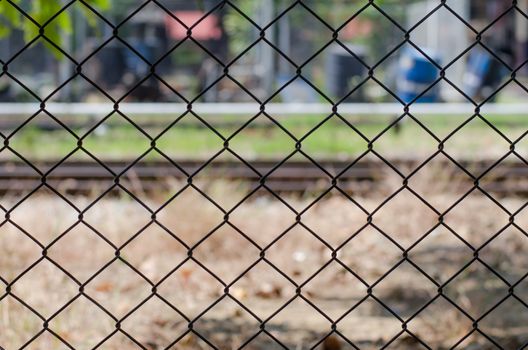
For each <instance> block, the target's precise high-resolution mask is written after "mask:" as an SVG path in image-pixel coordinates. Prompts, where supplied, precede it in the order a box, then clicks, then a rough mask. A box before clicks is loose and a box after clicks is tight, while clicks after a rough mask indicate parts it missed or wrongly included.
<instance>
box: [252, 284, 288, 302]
mask: <svg viewBox="0 0 528 350" xmlns="http://www.w3.org/2000/svg"><path fill="white" fill-rule="evenodd" d="M255 295H256V296H258V297H259V298H263V299H273V298H280V297H281V296H282V288H281V287H279V286H276V285H272V284H270V283H266V284H263V285H262V286H260V289H259V290H258V291H257V292H256V293H255Z"/></svg>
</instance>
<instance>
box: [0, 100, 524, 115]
mask: <svg viewBox="0 0 528 350" xmlns="http://www.w3.org/2000/svg"><path fill="white" fill-rule="evenodd" d="M45 108H46V111H48V112H49V113H51V114H53V115H57V116H60V115H63V116H66V115H70V116H75V115H84V116H90V115H104V114H108V113H110V112H112V111H113V110H114V106H113V104H112V103H48V104H46V106H45ZM187 108H188V107H187V105H186V104H184V103H122V104H120V105H119V111H121V112H123V113H124V114H126V115H130V116H164V115H180V114H182V113H184V112H185V111H187ZM39 109H40V104H39V103H0V117H2V116H4V117H5V116H12V117H16V116H29V115H32V114H34V113H36V112H38V111H39ZM192 110H193V111H194V112H195V113H197V114H199V115H255V114H257V113H258V112H259V110H260V105H259V104H257V103H196V104H193V105H192ZM265 110H266V112H267V113H268V114H270V115H274V116H286V115H315V114H330V113H332V106H331V105H330V104H324V103H268V104H266V105H265ZM337 111H338V112H339V113H341V114H352V115H391V116H394V115H400V114H402V113H403V111H404V107H403V106H402V105H401V104H398V103H343V104H340V105H339V106H338V107H337ZM409 111H410V113H412V114H416V115H444V116H449V115H452V116H460V115H471V114H473V113H474V112H475V106H474V105H472V104H469V103H416V104H413V105H411V106H410V107H409ZM480 112H481V114H490V115H491V114H493V115H526V114H528V103H511V104H509V103H489V104H484V105H483V106H482V107H481V108H480Z"/></svg>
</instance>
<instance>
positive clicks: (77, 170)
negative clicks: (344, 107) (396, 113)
mask: <svg viewBox="0 0 528 350" xmlns="http://www.w3.org/2000/svg"><path fill="white" fill-rule="evenodd" d="M55 164H56V163H54V162H38V163H35V164H34V166H35V167H36V169H38V170H36V169H34V168H32V167H30V166H28V165H27V164H25V163H23V162H14V161H0V193H2V194H6V193H13V192H25V191H30V190H32V189H34V188H35V187H37V186H38V185H39V184H41V183H42V181H43V179H42V177H43V176H42V175H43V174H45V179H44V181H45V182H46V183H47V184H49V185H50V186H53V187H54V188H60V189H63V190H64V191H67V192H70V193H78V194H83V193H89V192H91V191H92V190H93V189H94V188H108V187H110V186H112V185H113V184H115V183H116V179H117V180H118V181H119V183H120V184H122V185H123V186H125V187H126V188H127V189H129V190H131V191H143V192H155V191H165V190H168V189H170V188H171V186H172V187H173V186H174V184H175V183H177V182H179V181H180V182H186V181H188V180H189V178H191V179H192V181H193V182H194V183H201V184H205V185H206V184H210V183H212V182H214V181H216V180H222V181H234V182H240V183H245V184H247V185H249V186H257V185H258V184H260V183H261V182H262V181H264V183H265V185H266V186H267V187H268V188H270V189H272V190H274V191H277V192H312V191H313V192H315V191H319V192H320V191H321V189H323V190H324V189H326V188H328V187H330V186H331V185H332V181H333V180H334V178H335V179H336V183H337V185H338V186H339V187H340V188H341V189H343V190H345V191H347V192H349V193H352V194H365V193H368V192H369V191H373V190H376V191H379V190H380V189H383V187H384V186H386V183H387V181H384V180H386V179H387V178H391V179H392V180H393V181H391V182H392V183H396V184H397V183H398V182H399V181H400V180H403V179H402V178H401V177H399V175H397V173H396V172H394V171H393V170H391V168H390V167H389V166H387V165H386V164H385V163H383V162H382V161H370V160H368V161H367V160H364V161H359V162H357V163H355V164H353V165H352V166H350V165H351V162H350V161H349V162H347V161H332V160H325V161H321V162H319V165H320V167H321V168H323V169H324V171H323V170H322V169H321V168H319V167H317V166H316V165H314V164H313V163H311V162H308V161H288V162H287V163H284V164H282V165H281V166H278V167H277V165H278V161H253V162H250V164H251V166H252V168H251V167H248V166H247V165H245V164H244V163H242V162H233V161H215V162H211V163H209V164H207V165H205V162H203V161H198V160H181V161H176V164H177V165H178V166H175V165H174V164H171V163H170V162H161V161H152V162H143V163H138V164H136V165H134V166H132V167H130V162H124V161H108V162H105V165H106V166H107V168H105V167H103V166H101V165H99V164H97V163H95V162H85V161H70V162H66V163H63V164H61V165H60V166H57V167H54V166H55ZM391 164H393V165H394V167H395V168H397V169H398V170H400V171H401V173H403V174H408V173H410V172H411V171H412V170H413V169H415V168H416V167H417V166H418V165H419V163H418V162H417V161H416V160H412V159H395V160H391ZM491 164H492V162H486V161H465V162H461V165H462V166H464V167H465V168H466V169H467V170H468V171H469V172H470V173H471V174H473V175H474V176H476V177H478V176H479V175H480V174H482V173H483V172H485V171H486V170H487V169H488V167H489V166H490V165H491ZM423 169H427V171H429V172H433V173H440V174H437V175H439V176H440V177H439V178H440V179H443V180H444V181H445V180H447V181H449V182H450V183H456V184H457V185H458V186H460V185H461V184H468V185H471V184H472V183H473V182H474V180H473V179H472V178H471V177H469V176H468V175H467V174H465V173H464V172H463V171H462V170H460V169H459V168H457V167H456V166H455V165H454V164H453V163H450V162H448V161H435V162H431V163H430V164H428V165H427V166H425V167H424V168H423ZM338 174H339V176H338V177H337V178H336V177H335V176H336V175H338ZM417 176H419V175H415V176H414V177H413V178H411V180H409V185H410V186H411V187H412V180H413V179H414V178H416V177H417ZM429 181H431V180H429ZM479 186H480V187H481V188H482V189H484V190H486V191H488V192H490V193H494V194H496V195H501V196H506V195H516V196H527V197H528V165H526V164H524V163H521V162H508V163H501V164H499V165H498V166H496V167H494V168H493V170H492V171H490V172H488V173H486V176H483V177H482V179H479Z"/></svg>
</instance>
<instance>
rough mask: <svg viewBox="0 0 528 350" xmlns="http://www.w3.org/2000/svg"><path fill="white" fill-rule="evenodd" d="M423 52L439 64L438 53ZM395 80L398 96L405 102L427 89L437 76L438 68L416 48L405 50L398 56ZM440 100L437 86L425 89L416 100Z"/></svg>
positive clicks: (424, 101) (426, 101) (423, 101)
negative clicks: (396, 77) (398, 61)
mask: <svg viewBox="0 0 528 350" xmlns="http://www.w3.org/2000/svg"><path fill="white" fill-rule="evenodd" d="M424 52H425V53H426V54H427V56H429V57H430V58H431V59H433V60H434V61H435V62H436V63H438V64H440V63H439V61H440V59H439V57H438V55H435V54H434V53H433V52H431V50H424ZM398 68H399V72H398V81H397V92H398V97H399V98H401V99H402V100H403V101H404V102H405V103H409V102H411V101H414V99H415V98H416V97H417V96H419V95H420V94H421V93H423V92H424V91H425V90H427V89H428V88H429V87H430V86H431V85H432V84H433V83H434V82H435V81H436V80H437V79H438V76H439V70H438V68H437V67H436V66H435V65H434V64H433V63H432V62H431V61H429V60H428V59H427V58H426V57H425V56H423V55H422V54H421V53H420V52H419V51H417V50H411V49H408V50H405V51H404V52H403V54H402V56H401V57H400V64H399V67H398ZM439 100H440V92H439V89H438V86H437V85H435V86H434V87H433V88H431V89H429V90H427V92H426V93H424V94H423V95H422V96H421V97H420V98H418V99H417V100H416V102H421V103H428V102H429V103H430V102H438V101H439Z"/></svg>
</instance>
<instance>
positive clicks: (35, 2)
mask: <svg viewBox="0 0 528 350" xmlns="http://www.w3.org/2000/svg"><path fill="white" fill-rule="evenodd" d="M76 3H78V4H79V6H77V8H79V9H80V10H81V12H82V13H83V15H84V16H85V18H86V21H87V22H88V24H89V25H91V26H94V25H95V24H96V19H95V16H96V15H95V14H94V13H93V12H92V11H91V10H90V8H89V7H88V6H91V7H94V8H96V9H97V10H101V11H104V10H107V9H108V8H109V7H110V3H111V0H84V1H77V2H73V3H71V4H70V5H69V6H68V5H67V4H66V2H61V1H60V0H0V37H5V36H7V35H9V34H10V33H11V31H12V30H13V29H19V30H22V31H23V33H24V39H25V41H26V42H30V41H32V40H34V39H35V38H37V37H38V36H39V35H40V34H41V32H42V35H43V36H44V37H45V38H46V39H47V40H45V41H44V43H45V44H46V46H48V47H50V48H52V51H53V52H54V53H55V54H56V55H58V51H57V50H56V49H55V47H54V46H53V45H52V44H51V42H53V43H54V44H56V45H57V46H59V47H60V46H61V45H62V44H63V39H64V34H70V33H71V32H72V28H73V25H72V17H71V11H70V7H71V6H74V4H76ZM68 4H69V3H68ZM87 5H88V6H87Z"/></svg>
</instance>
